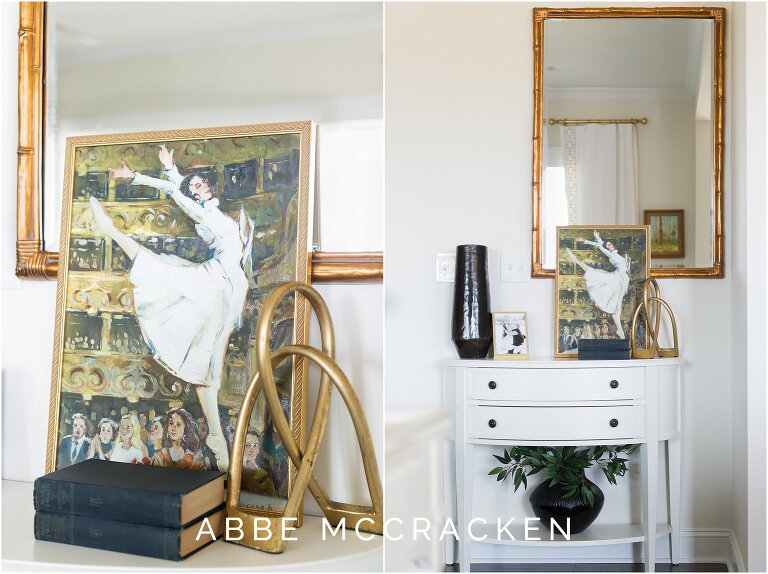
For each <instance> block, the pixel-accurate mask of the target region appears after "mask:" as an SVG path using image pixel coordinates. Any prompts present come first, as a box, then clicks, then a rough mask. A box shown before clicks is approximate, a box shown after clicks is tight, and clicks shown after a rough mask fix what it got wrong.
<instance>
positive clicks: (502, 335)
mask: <svg viewBox="0 0 768 574" xmlns="http://www.w3.org/2000/svg"><path fill="white" fill-rule="evenodd" d="M491 324H492V325H493V345H492V347H491V350H492V353H493V355H492V356H493V358H494V359H496V360H500V361H517V360H525V359H527V358H528V345H529V341H528V313H527V312H525V311H498V312H496V313H493V321H492V322H491Z"/></svg>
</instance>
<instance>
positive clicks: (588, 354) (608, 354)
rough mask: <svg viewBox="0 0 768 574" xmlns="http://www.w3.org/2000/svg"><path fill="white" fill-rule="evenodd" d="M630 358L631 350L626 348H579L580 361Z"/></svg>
mask: <svg viewBox="0 0 768 574" xmlns="http://www.w3.org/2000/svg"><path fill="white" fill-rule="evenodd" d="M631 358H632V351H631V350H629V349H627V350H626V351H583V350H582V349H579V360H580V361H584V360H587V361H598V360H599V361H612V360H626V359H631Z"/></svg>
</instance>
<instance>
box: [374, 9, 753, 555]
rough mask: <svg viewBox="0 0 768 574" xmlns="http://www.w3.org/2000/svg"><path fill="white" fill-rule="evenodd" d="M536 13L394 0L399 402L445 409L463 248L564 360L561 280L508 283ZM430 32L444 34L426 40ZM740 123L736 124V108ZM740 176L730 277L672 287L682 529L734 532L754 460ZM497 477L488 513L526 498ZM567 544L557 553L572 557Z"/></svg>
mask: <svg viewBox="0 0 768 574" xmlns="http://www.w3.org/2000/svg"><path fill="white" fill-rule="evenodd" d="M533 7H534V4H530V3H527V4H524V3H518V4H496V3H482V4H472V5H469V4H448V3H430V4H426V3H425V4H395V3H393V4H388V5H387V6H386V22H387V26H386V37H385V41H386V45H387V58H386V94H387V97H386V108H385V129H386V134H387V137H386V148H385V150H386V151H385V155H386V158H387V162H386V178H387V202H386V220H385V221H386V228H385V231H386V253H387V275H386V279H385V285H386V290H385V291H386V326H387V329H386V335H385V342H386V349H387V352H386V358H385V371H386V373H387V375H386V389H385V396H386V404H387V406H388V407H395V406H401V405H407V404H418V405H425V406H426V405H437V404H439V401H440V384H441V382H440V363H441V361H442V360H444V359H446V358H451V357H455V356H456V353H455V350H454V347H453V344H452V342H451V339H450V314H451V297H452V289H453V286H452V284H450V283H435V278H434V258H435V253H437V252H450V251H453V250H454V249H455V246H456V245H458V244H461V243H481V244H485V245H487V246H488V247H489V248H490V254H491V264H490V279H491V300H492V310H509V309H515V310H527V311H528V317H529V321H530V341H531V353H532V355H537V356H551V355H552V337H553V309H552V307H553V305H552V301H553V293H552V281H551V280H547V279H535V280H531V281H529V282H523V283H505V284H502V283H500V281H499V259H498V257H499V253H500V252H501V251H502V250H503V251H505V252H508V253H511V254H518V255H520V256H524V257H529V255H530V248H531V246H530V234H531V228H530V217H531V188H530V181H531V159H532V146H531V135H532V116H533V114H532V106H533V80H532V73H531V70H532V68H533V50H532V42H533V37H532V34H533V33H532V16H531V9H532V8H533ZM426 29H429V30H430V32H429V34H424V30H426ZM729 36H730V34H729V33H726V37H727V38H728V37H729ZM727 53H728V54H729V56H728V61H727V64H726V65H727V66H728V69H732V68H731V62H732V58H731V55H730V50H728V51H727ZM730 73H731V72H729V74H730ZM734 73H735V72H734ZM727 85H730V82H727ZM726 101H727V100H726ZM733 105H736V104H735V103H734V104H733ZM729 109H730V107H729ZM725 121H726V126H730V124H731V116H730V112H727V114H726V118H725ZM729 145H730V128H729V132H728V140H727V141H726V147H727V148H728V146H729ZM726 169H727V171H726V185H725V235H726V238H728V239H727V241H726V253H725V257H726V277H725V278H724V279H719V280H693V279H677V280H663V281H661V288H662V291H663V294H664V297H665V298H666V299H667V300H668V301H669V303H670V305H671V306H672V308H673V310H674V312H675V315H676V317H677V320H678V327H679V330H680V331H679V335H680V345H681V356H682V357H683V359H684V360H685V361H686V367H685V370H684V378H683V392H684V404H683V417H684V420H683V433H684V444H683V449H684V451H683V490H682V497H683V499H682V527H683V529H717V530H724V531H730V529H731V528H732V526H733V523H732V519H731V508H732V502H733V501H732V500H731V497H730V493H731V488H732V485H733V484H734V477H735V475H737V474H738V473H741V472H743V471H744V467H743V466H738V465H736V466H735V467H734V466H732V458H731V450H732V447H733V446H734V419H739V418H740V417H741V418H743V417H744V416H745V409H744V408H740V407H736V406H735V405H733V406H732V402H733V400H734V396H733V384H734V379H735V378H736V371H735V370H734V359H733V357H732V355H733V353H734V352H735V351H736V350H737V349H738V348H740V346H743V345H744V344H745V343H746V339H745V336H744V334H743V333H740V332H736V330H735V328H734V327H735V325H738V324H740V323H739V319H735V318H734V313H735V312H736V310H737V308H735V307H734V306H733V305H732V304H731V301H732V299H733V298H734V296H735V295H736V292H735V289H734V281H735V279H734V272H733V267H734V266H735V259H734V258H733V257H734V248H735V247H734V243H733V240H732V236H733V230H735V229H738V228H739V227H743V226H744V223H745V213H746V211H742V212H740V213H736V212H735V211H734V210H732V202H733V201H734V194H735V193H736V190H735V188H734V186H733V184H732V183H731V178H732V177H733V173H732V172H731V170H730V165H726ZM763 192H764V187H762V188H755V189H754V190H751V189H750V190H749V194H750V195H749V196H747V197H745V198H742V199H744V200H745V201H746V202H750V201H752V200H753V199H754V198H753V196H754V194H759V193H763ZM761 229H764V225H763V226H761ZM764 246H765V241H764V239H762V238H761V241H759V242H758V243H756V244H755V245H754V246H750V245H745V246H744V248H745V249H749V251H747V255H746V257H749V253H751V252H752V251H751V250H752V249H755V250H756V251H757V252H759V253H762V250H763V249H764ZM763 295H764V291H761V292H758V293H757V294H756V296H763ZM717 341H722V343H717ZM763 341H764V338H763ZM744 407H745V405H744ZM478 460H480V461H484V462H483V463H480V464H485V465H486V466H488V465H490V464H491V463H492V459H490V456H489V455H488V454H483V453H480V454H479V455H478ZM483 470H484V467H483V468H480V466H478V468H477V470H476V472H477V476H478V479H481V474H484V473H485V472H487V470H485V472H483ZM484 480H486V482H483V481H481V480H478V485H477V489H476V491H475V503H476V504H477V505H478V506H479V507H481V508H484V509H485V511H486V512H494V511H496V512H498V509H502V511H505V510H507V509H511V508H512V506H514V503H513V502H510V501H511V500H512V499H513V498H514V497H513V495H512V494H511V492H510V491H509V490H505V489H502V488H498V487H497V486H495V485H492V484H491V483H490V482H489V481H487V477H486V478H485V479H484ZM633 488H635V486H634V485H633V481H632V480H630V481H625V484H624V485H622V486H619V487H607V489H606V494H607V496H608V498H609V502H608V503H607V504H608V505H610V507H611V509H609V512H608V514H607V515H605V516H602V517H601V518H600V519H599V520H604V521H613V520H615V519H617V518H620V519H622V520H626V519H627V517H628V516H630V515H631V512H632V508H633V506H632V502H631V497H630V492H631V491H632V490H633ZM749 493H750V494H751V493H752V486H751V485H750V489H749ZM396 495H397V493H393V492H390V493H388V496H396ZM517 498H518V499H520V498H522V496H521V495H520V494H518V495H517ZM759 511H760V507H757V508H756V509H755V512H759ZM763 516H764V514H763ZM508 550H509V549H508V548H505V547H495V546H493V545H485V546H477V547H475V548H473V553H475V556H477V559H478V560H479V561H482V560H494V559H498V558H500V557H503V556H507V557H510V556H513V553H510V552H508ZM568 552H569V551H566V550H563V551H562V553H558V554H555V553H553V552H550V553H549V554H548V556H549V557H550V558H551V557H562V556H572V554H568ZM590 552H591V554H590ZM590 552H587V551H586V550H585V551H584V552H581V553H580V554H579V556H580V557H581V558H583V559H588V558H599V557H602V556H607V555H609V554H606V553H604V552H607V551H601V550H599V549H598V550H594V549H593V550H591V551H590ZM518 556H519V554H518ZM622 556H624V557H626V555H622Z"/></svg>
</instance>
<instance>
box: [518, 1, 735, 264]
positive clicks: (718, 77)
mask: <svg viewBox="0 0 768 574" xmlns="http://www.w3.org/2000/svg"><path fill="white" fill-rule="evenodd" d="M725 14H726V10H725V8H701V7H663V8H637V7H621V8H617V7H610V8H534V9H533V139H532V143H533V165H532V183H531V197H532V209H531V250H532V253H531V276H532V277H539V278H541V277H556V270H555V269H546V268H544V267H543V253H542V244H541V240H542V216H541V208H542V189H541V182H542V159H543V157H544V150H543V145H544V22H545V21H546V20H548V19H554V18H557V19H598V18H699V19H708V20H712V22H713V25H714V34H713V76H712V80H713V82H712V84H713V91H712V97H713V106H712V107H713V110H712V125H713V130H712V131H713V152H714V158H713V159H712V161H711V164H712V169H713V171H712V175H713V179H712V183H713V203H712V205H713V208H712V209H713V221H712V222H711V223H712V266H711V267H689V268H670V267H657V268H650V269H651V270H650V276H652V277H657V278H663V277H692V278H722V277H724V276H725V263H724V261H725V257H724V236H723V225H724V223H723V222H724V216H723V186H724V184H723V177H724V176H723V161H724V160H723V158H724V143H723V142H724V134H725V129H724V117H725V115H724V114H725V104H724V102H725V84H724V79H725Z"/></svg>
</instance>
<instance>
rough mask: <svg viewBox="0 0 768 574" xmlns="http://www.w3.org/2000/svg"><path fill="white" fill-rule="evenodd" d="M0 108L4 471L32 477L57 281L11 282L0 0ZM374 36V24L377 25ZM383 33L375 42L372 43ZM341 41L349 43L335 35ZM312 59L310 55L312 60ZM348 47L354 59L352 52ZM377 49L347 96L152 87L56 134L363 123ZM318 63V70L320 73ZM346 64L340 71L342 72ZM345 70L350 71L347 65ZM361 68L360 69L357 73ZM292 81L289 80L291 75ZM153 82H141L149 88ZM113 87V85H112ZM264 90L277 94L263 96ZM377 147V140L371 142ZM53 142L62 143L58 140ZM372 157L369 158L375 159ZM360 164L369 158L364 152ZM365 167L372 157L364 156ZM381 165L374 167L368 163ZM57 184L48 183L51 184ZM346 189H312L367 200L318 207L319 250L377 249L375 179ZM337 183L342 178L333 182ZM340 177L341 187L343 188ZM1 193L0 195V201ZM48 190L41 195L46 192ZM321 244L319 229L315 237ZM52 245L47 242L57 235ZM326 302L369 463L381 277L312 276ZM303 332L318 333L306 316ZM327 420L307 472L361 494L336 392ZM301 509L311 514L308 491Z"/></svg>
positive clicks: (376, 414) (363, 497) (8, 36)
mask: <svg viewBox="0 0 768 574" xmlns="http://www.w3.org/2000/svg"><path fill="white" fill-rule="evenodd" d="M2 15H3V20H2V54H3V56H2V66H3V68H2V81H3V85H2V95H3V105H2V114H3V115H2V117H3V120H4V122H3V123H4V124H7V125H8V126H13V128H12V129H11V128H10V127H9V128H7V129H4V130H3V131H2V135H1V136H0V137H2V148H1V149H2V162H3V163H2V165H3V170H2V187H3V189H5V190H6V193H4V194H3V198H4V199H6V201H5V202H4V203H3V216H2V217H3V228H2V238H3V239H2V243H3V261H2V266H3V310H4V316H3V326H2V328H3V349H2V350H3V359H4V360H3V410H2V414H3V421H2V425H3V426H2V430H3V449H2V451H3V452H2V462H3V474H2V476H3V478H4V479H11V480H25V481H30V480H33V479H34V478H35V477H37V476H39V475H41V474H43V472H44V463H45V443H46V435H47V420H48V405H49V390H50V380H51V379H50V370H51V359H52V353H53V350H52V343H53V326H54V306H55V294H56V284H55V282H53V281H47V282H46V281H21V280H19V279H18V278H16V277H14V276H13V266H14V263H15V261H14V257H13V249H14V245H15V234H16V225H15V201H13V200H12V199H10V198H12V197H13V195H12V194H11V190H15V189H16V181H15V174H16V166H15V157H16V145H17V137H16V129H15V126H16V91H17V85H16V66H17V60H16V44H17V35H16V29H17V27H18V8H17V5H16V4H12V3H5V2H4V3H2ZM379 34H381V31H379ZM380 44H381V42H379V45H380ZM344 47H345V49H349V46H348V45H347V44H344ZM310 60H311V61H310ZM362 60H363V58H362V56H360V55H358V56H357V58H356V60H355V61H358V62H360V61H362ZM381 60H382V58H381V53H380V52H377V53H375V54H373V57H369V58H368V59H366V60H365V62H367V65H369V66H373V67H378V69H379V72H378V78H379V80H378V82H374V89H373V90H372V91H368V92H366V93H346V92H344V91H343V89H342V88H339V91H338V92H337V93H336V94H326V95H325V96H324V97H322V98H316V99H310V100H307V99H304V100H302V99H300V98H297V97H293V98H292V99H291V100H290V101H282V100H280V98H279V97H278V98H277V100H272V101H271V102H266V101H260V102H259V105H258V106H240V107H219V106H216V105H210V106H206V107H198V108H191V107H188V106H177V107H175V108H174V109H164V110H163V111H162V113H159V112H158V113H153V114H147V113H144V112H142V111H141V110H142V108H141V107H138V106H139V105H140V104H142V103H144V102H146V99H147V97H148V96H151V97H157V94H156V92H152V93H149V92H144V93H143V97H142V98H131V99H129V100H125V101H123V102H117V103H116V104H115V107H114V109H115V110H117V111H116V112H115V113H113V114H108V113H106V112H104V111H102V113H101V114H82V113H79V114H74V115H70V116H66V115H62V116H60V117H59V135H60V137H61V138H62V141H63V137H65V136H69V135H77V134H94V133H110V132H111V133H119V132H123V131H144V130H157V129H174V128H180V127H205V126H223V125H232V124H248V123H264V122H277V121H291V120H305V119H312V120H315V121H316V122H318V123H319V127H320V130H321V131H322V129H323V125H326V126H329V129H332V128H333V127H334V126H335V127H338V124H335V123H334V122H339V121H345V120H357V119H372V121H369V122H366V123H365V124H364V127H366V128H374V129H375V128H376V125H377V124H379V125H380V123H381V117H382V99H383V98H382V82H381V66H382V64H381ZM335 65H336V63H335V61H334V60H333V59H323V60H322V62H318V61H317V60H312V59H309V58H307V61H306V62H305V66H312V67H313V68H314V73H320V72H322V67H327V68H333V67H334V66H335ZM318 67H319V68H320V69H319V70H318ZM293 71H294V73H295V74H296V75H297V77H298V78H299V79H301V78H304V79H306V80H307V81H310V80H311V75H309V74H308V71H307V69H296V70H293ZM348 71H349V70H348ZM350 73H352V72H351V71H350ZM370 73H371V72H370V70H365V76H366V78H368V77H369V74H370ZM106 74H107V72H106V71H102V76H101V81H103V82H106V83H108V84H110V85H114V84H115V83H119V82H120V78H118V77H117V75H115V76H108V75H106ZM291 85H292V86H293V88H294V89H296V88H295V86H296V83H292V84H291ZM64 88H65V86H60V91H59V97H61V98H66V97H68V96H67V92H66V91H65V89H64ZM147 89H148V90H150V91H151V87H148V88H147ZM182 90H183V86H180V85H174V84H171V85H168V86H166V87H165V88H164V91H163V97H164V98H169V99H170V100H171V101H177V102H182V101H183V96H184V94H183V91H182ZM118 92H119V91H118ZM273 97H275V96H274V95H273ZM374 147H375V146H374ZM59 149H60V150H62V152H61V153H63V148H59ZM380 159H381V158H379V162H378V163H379V164H380ZM368 160H369V161H370V158H368ZM372 163H373V164H374V165H375V164H376V163H377V162H375V161H374V162H372ZM378 169H379V170H381V167H380V166H379V168H378ZM60 181H61V180H60V178H59V179H58V182H59V185H56V189H60V187H59V186H60ZM365 183H367V185H366V184H363V185H361V186H360V187H354V188H352V190H351V191H350V189H349V185H348V184H345V187H343V188H341V187H333V188H332V187H326V188H322V186H321V189H320V193H321V194H323V193H325V194H326V195H327V196H328V198H329V199H328V203H329V204H330V205H331V206H332V207H333V206H334V205H338V197H337V195H338V194H340V193H341V194H344V193H352V192H354V193H357V194H360V195H363V196H366V197H367V198H368V200H367V202H361V201H357V202H356V203H355V205H356V207H357V208H356V209H353V210H347V211H334V212H333V213H331V212H329V211H328V210H326V211H324V212H323V213H322V215H321V217H322V220H323V222H324V227H325V228H328V230H329V233H328V236H329V246H328V249H333V250H338V251H362V250H380V249H382V247H383V237H382V226H381V222H380V219H381V217H380V213H381V208H380V205H381V203H382V202H383V198H382V196H381V191H382V189H381V183H380V182H379V181H374V183H373V184H370V183H369V182H365ZM341 184H343V182H341ZM341 184H340V185H341ZM9 199H10V200H9ZM49 199H51V198H49ZM48 205H49V206H50V207H51V210H52V211H54V210H55V212H56V213H55V216H54V219H55V220H56V225H55V226H52V227H55V228H58V218H59V213H58V210H59V208H60V207H59V206H60V199H59V198H58V197H56V198H55V201H49V202H48ZM349 218H356V219H358V222H359V223H361V224H362V225H359V226H356V227H354V228H352V227H350V229H351V230H352V231H350V233H347V234H346V235H343V236H342V235H340V234H338V233H332V231H334V230H335V229H336V230H337V229H338V228H343V227H344V226H345V225H346V222H347V220H348V219H349ZM319 241H320V244H321V246H323V244H324V238H323V236H322V235H321V236H320V237H319ZM57 243H58V242H56V244H57ZM319 290H320V292H321V294H322V295H323V297H325V298H326V301H327V303H328V305H329V307H330V310H331V313H332V316H333V317H334V323H335V326H336V339H337V345H338V353H337V359H338V362H339V364H340V366H341V367H342V369H343V370H344V371H345V372H346V373H347V375H348V376H349V378H350V380H351V382H352V383H353V385H354V386H355V387H356V389H357V390H358V393H359V395H360V399H361V401H362V404H363V406H364V409H365V411H366V414H367V416H368V422H369V425H370V428H371V431H372V433H373V438H374V444H375V446H376V450H377V454H378V458H379V462H380V463H381V458H382V456H383V414H382V411H381V404H382V395H383V373H382V365H383V344H382V337H383V289H382V286H381V285H362V286H359V285H357V286H356V285H322V286H320V288H319ZM311 341H312V342H313V343H315V344H316V343H317V342H318V341H319V337H318V333H317V331H316V329H315V327H314V325H313V329H312V336H311ZM318 378H319V375H318V372H317V371H314V370H312V371H311V373H310V390H309V392H308V397H310V398H309V405H308V409H309V412H310V413H311V410H312V409H314V398H313V396H314V394H316V390H315V389H316V385H317V380H318ZM331 416H332V419H331V421H330V422H329V426H328V432H327V434H326V442H325V444H324V446H323V451H322V453H321V456H320V460H319V461H318V465H317V471H316V474H317V476H318V477H319V478H320V480H321V483H323V484H324V485H325V486H326V488H327V490H328V493H329V495H330V496H332V497H336V498H337V499H340V500H345V501H347V500H349V501H352V502H357V503H366V502H367V501H368V496H367V489H366V486H365V481H364V479H363V478H362V477H363V473H362V463H361V462H360V457H359V454H358V452H357V450H356V448H353V447H354V446H355V443H354V441H350V436H353V435H352V430H351V429H352V427H351V423H350V422H349V417H348V415H347V414H346V412H345V409H344V408H343V406H341V405H340V404H339V403H338V401H334V403H333V404H332V412H331ZM308 500H311V502H309V505H308V507H307V508H308V511H309V512H313V513H318V512H319V510H318V509H317V506H316V504H315V503H314V500H312V499H311V497H308Z"/></svg>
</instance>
